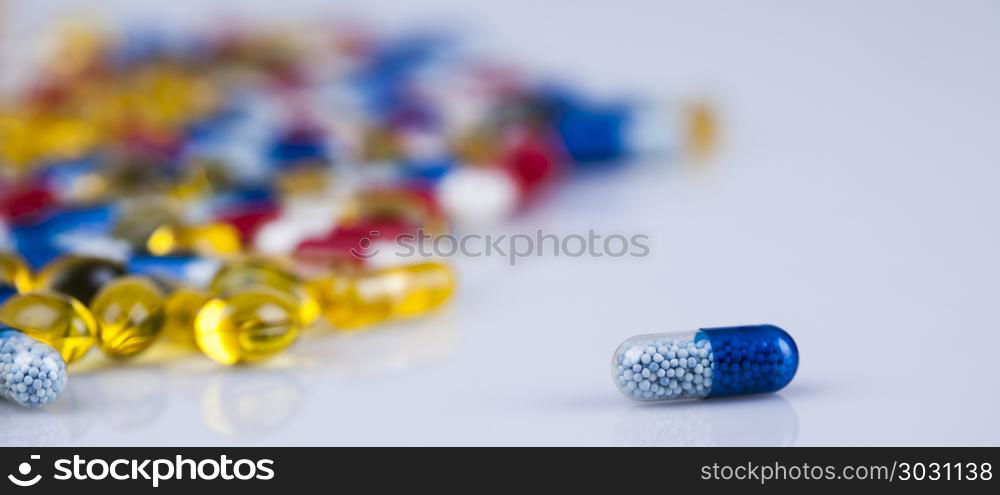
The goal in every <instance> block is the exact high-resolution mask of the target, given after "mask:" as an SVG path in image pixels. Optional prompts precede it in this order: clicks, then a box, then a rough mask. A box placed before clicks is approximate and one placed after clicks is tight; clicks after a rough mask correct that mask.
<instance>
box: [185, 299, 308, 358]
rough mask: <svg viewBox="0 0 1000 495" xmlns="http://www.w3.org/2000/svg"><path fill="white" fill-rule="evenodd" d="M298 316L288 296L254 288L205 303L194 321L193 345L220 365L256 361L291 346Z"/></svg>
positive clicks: (295, 303) (295, 332) (297, 323)
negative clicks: (195, 344) (195, 343)
mask: <svg viewBox="0 0 1000 495" xmlns="http://www.w3.org/2000/svg"><path fill="white" fill-rule="evenodd" d="M299 314H300V310H299V305H298V304H297V302H296V301H295V299H294V298H292V297H291V296H289V295H288V294H285V293H283V292H281V291H278V290H275V289H272V288H269V287H263V286H255V287H252V288H249V289H246V290H242V291H239V292H236V293H234V294H231V295H229V296H228V297H225V298H216V299H212V300H210V301H208V302H207V303H205V306H203V307H202V308H201V311H199V312H198V316H197V317H196V318H195V323H194V328H195V341H196V342H197V343H198V348H199V349H201V351H202V352H204V353H205V355H207V356H208V357H209V358H211V359H212V360H214V361H216V362H218V363H221V364H225V365H234V364H237V363H251V362H254V361H260V360H262V359H266V358H268V357H271V356H273V355H275V354H277V353H279V352H281V351H283V350H285V349H287V348H288V347H289V346H290V345H292V343H293V342H295V339H296V338H297V337H298V335H299V331H300V330H301V329H302V322H301V320H300V318H299Z"/></svg>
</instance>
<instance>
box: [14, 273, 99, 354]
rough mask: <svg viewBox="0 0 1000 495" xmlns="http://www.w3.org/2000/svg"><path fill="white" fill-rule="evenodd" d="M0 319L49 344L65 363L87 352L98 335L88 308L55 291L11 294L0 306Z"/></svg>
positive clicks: (95, 324) (95, 323)
mask: <svg viewBox="0 0 1000 495" xmlns="http://www.w3.org/2000/svg"><path fill="white" fill-rule="evenodd" d="M0 322H2V323H4V324H5V325H7V326H9V327H12V328H14V329H15V330H18V331H20V332H23V333H24V334H26V335H28V336H29V337H32V338H35V339H37V340H40V341H42V342H44V343H46V344H48V345H50V346H52V348H54V349H55V350H56V351H58V352H59V354H60V355H61V356H62V358H63V360H64V361H65V362H66V364H69V363H72V362H73V361H76V360H78V359H80V358H81V357H83V356H84V355H85V354H87V351H89V350H90V348H91V347H92V346H93V345H94V340H95V339H96V336H97V322H96V321H95V320H94V317H93V315H91V314H90V310H88V309H87V307H86V306H84V305H83V304H81V303H80V302H79V301H77V300H76V299H73V298H72V297H69V296H65V295H63V294H59V293H56V292H47V291H42V292H32V293H29V294H19V295H16V296H12V297H11V298H9V299H7V300H6V301H4V303H3V305H2V306H0Z"/></svg>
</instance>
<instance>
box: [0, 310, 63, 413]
mask: <svg viewBox="0 0 1000 495" xmlns="http://www.w3.org/2000/svg"><path fill="white" fill-rule="evenodd" d="M67 380H68V377H67V375H66V363H65V362H64V361H63V359H62V357H61V356H59V353H58V352H56V350H55V349H53V348H52V347H49V346H48V345H46V344H43V343H42V342H39V341H37V340H35V339H33V338H31V337H29V336H27V335H25V334H23V333H21V332H18V331H17V330H14V329H11V328H2V327H0V397H2V398H4V399H7V400H9V401H12V402H15V403H17V404H20V405H22V406H24V407H43V406H46V405H48V404H50V403H52V402H53V401H55V400H56V399H57V398H59V395H60V394H62V392H63V390H64V389H65V388H66V381H67Z"/></svg>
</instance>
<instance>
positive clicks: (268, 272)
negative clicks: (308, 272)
mask: <svg viewBox="0 0 1000 495" xmlns="http://www.w3.org/2000/svg"><path fill="white" fill-rule="evenodd" d="M257 285H262V286H264V287H270V288H272V289H276V290H278V291H281V292H284V293H285V294H287V295H289V296H291V297H293V298H294V299H295V300H296V301H298V302H299V308H300V313H299V318H300V319H301V321H302V324H303V325H304V326H309V325H311V324H312V323H313V322H314V321H316V319H317V318H319V315H320V312H321V310H320V305H319V302H317V301H316V299H315V298H313V296H312V294H310V293H309V291H307V290H306V289H305V286H304V282H303V281H302V279H301V278H300V277H299V276H298V275H296V274H295V273H293V272H292V269H291V267H289V266H287V265H286V264H285V263H284V262H282V261H281V260H280V259H273V258H266V257H251V258H247V259H244V260H240V261H236V262H233V263H228V264H226V265H225V266H224V267H222V269H220V270H219V271H218V272H217V273H216V274H215V277H213V278H212V282H211V283H210V284H209V289H210V290H211V291H212V292H213V293H215V294H221V295H226V294H232V293H235V292H237V291H240V290H243V289H246V288H249V287H253V286H257Z"/></svg>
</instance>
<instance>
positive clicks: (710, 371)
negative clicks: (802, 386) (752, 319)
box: [611, 325, 799, 401]
mask: <svg viewBox="0 0 1000 495" xmlns="http://www.w3.org/2000/svg"><path fill="white" fill-rule="evenodd" d="M798 365H799V351H798V348H797V347H796V345H795V341H794V340H792V337H791V336H789V335H788V333H786V332H785V331H784V330H782V329H780V328H778V327H776V326H774V325H751V326H741V327H724V328H707V329H701V330H698V331H695V332H682V333H658V334H649V335H637V336H635V337H632V338H629V339H627V340H626V341H625V342H623V343H622V344H621V345H620V346H618V349H617V350H616V351H615V354H614V356H613V357H612V359H611V376H612V378H613V379H614V381H615V385H617V386H618V390H619V391H621V393H623V394H625V396H626V397H629V398H631V399H635V400H639V401H661V400H678V399H704V398H709V397H725V396H730V395H747V394H756V393H764V392H774V391H777V390H780V389H781V388H782V387H784V386H785V385H787V384H788V383H789V382H791V381H792V378H793V377H794V376H795V371H796V369H798Z"/></svg>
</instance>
